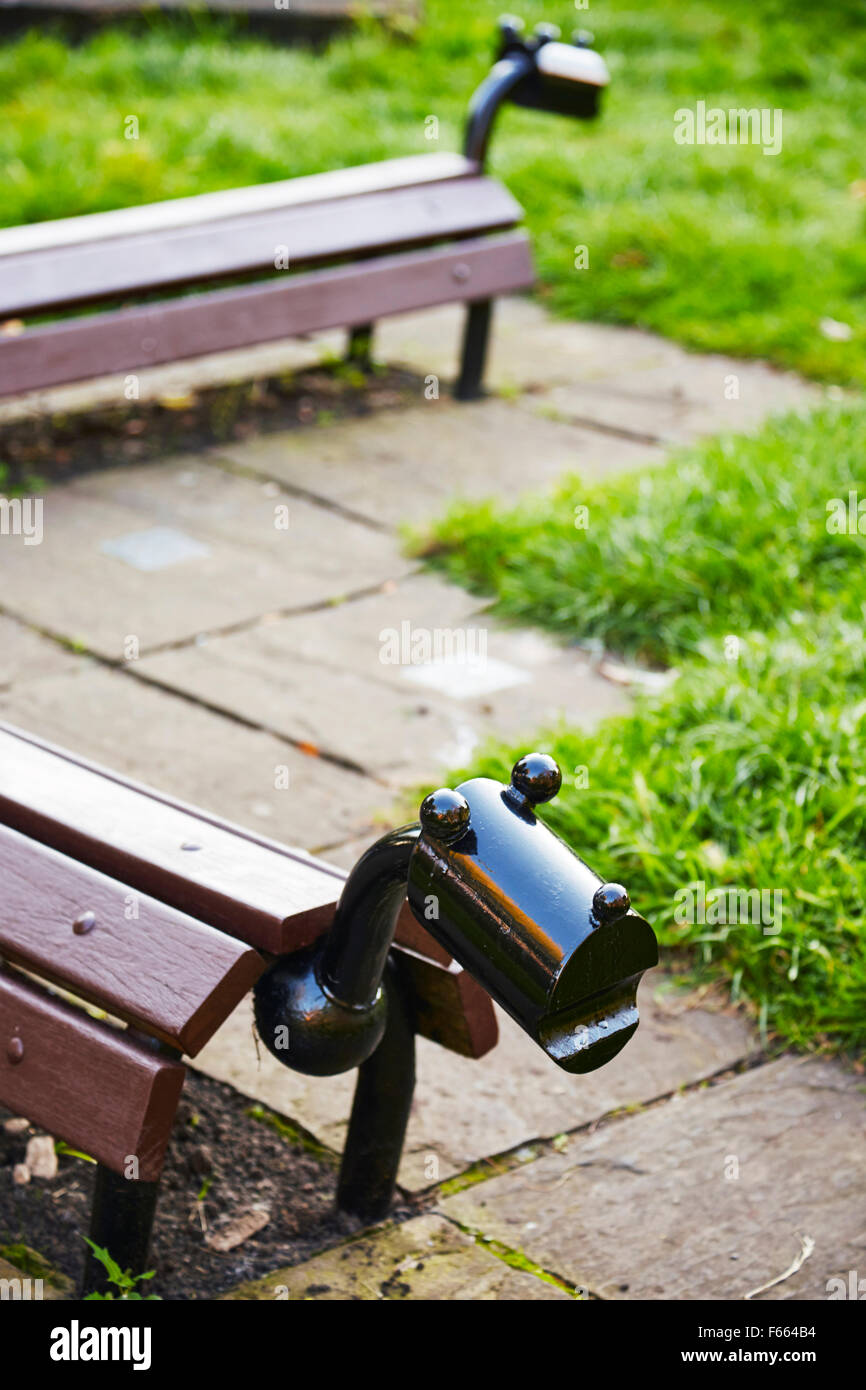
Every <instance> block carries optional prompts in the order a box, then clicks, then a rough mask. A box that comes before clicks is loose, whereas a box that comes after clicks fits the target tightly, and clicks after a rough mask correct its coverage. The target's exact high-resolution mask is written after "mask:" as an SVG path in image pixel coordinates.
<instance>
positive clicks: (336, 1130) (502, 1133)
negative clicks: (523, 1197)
mask: <svg viewBox="0 0 866 1390" xmlns="http://www.w3.org/2000/svg"><path fill="white" fill-rule="evenodd" d="M668 985H669V982H668V981H666V980H665V978H664V977H663V976H662V975H661V973H660V972H658V971H656V972H652V973H651V974H650V975H649V976H647V977H645V978H644V981H643V982H642V985H641V989H640V994H639V1003H640V1009H641V1023H640V1027H639V1029H638V1032H637V1034H636V1036H635V1038H634V1040H633V1041H632V1042H630V1043H629V1045H628V1047H626V1048H625V1049H624V1050H623V1052H622V1053H621V1054H620V1055H619V1056H618V1057H617V1058H615V1059H614V1060H613V1061H612V1062H611V1063H610V1064H609V1065H608V1066H606V1067H603V1068H601V1069H600V1070H599V1071H597V1072H592V1073H590V1074H589V1075H587V1076H581V1077H570V1076H568V1075H567V1074H566V1073H565V1072H563V1071H561V1070H560V1069H559V1067H557V1066H556V1064H555V1063H554V1062H551V1061H550V1060H549V1059H548V1058H547V1057H545V1056H544V1054H543V1053H542V1052H541V1051H540V1049H539V1048H538V1047H537V1046H536V1044H535V1043H533V1042H532V1041H531V1039H530V1038H528V1037H527V1036H526V1034H525V1033H523V1032H522V1031H521V1029H520V1028H518V1026H517V1025H516V1024H515V1023H514V1022H513V1021H512V1020H511V1019H510V1018H508V1016H507V1015H506V1014H504V1013H502V1011H501V1010H497V1017H498V1020H499V1028H500V1034H499V1037H500V1040H499V1043H498V1045H497V1046H496V1048H494V1050H493V1051H492V1052H490V1053H488V1054H487V1056H486V1057H483V1058H481V1059H480V1060H479V1061H473V1060H471V1059H469V1058H466V1057H458V1056H457V1055H456V1054H455V1053H453V1052H447V1051H445V1049H444V1048H441V1047H438V1046H437V1045H436V1044H435V1043H432V1042H430V1041H429V1040H427V1039H425V1038H419V1039H418V1043H417V1073H418V1081H417V1087H416V1091H415V1101H414V1104H413V1107H412V1114H411V1117H410V1120H409V1130H408V1135H407V1140H406V1148H405V1152H404V1155H403V1162H402V1165H401V1168H400V1182H401V1183H402V1184H403V1186H404V1187H406V1188H410V1189H412V1190H420V1189H422V1188H426V1187H429V1186H431V1184H433V1183H434V1182H441V1181H443V1180H444V1179H446V1178H449V1177H452V1176H453V1175H454V1174H455V1173H460V1172H462V1171H463V1170H464V1169H466V1168H468V1167H469V1166H470V1165H471V1164H473V1163H476V1162H477V1161H478V1160H480V1159H484V1158H486V1157H488V1156H490V1155H492V1154H497V1153H502V1152H504V1151H505V1150H507V1149H510V1148H514V1147H516V1146H517V1145H520V1144H524V1143H528V1142H529V1141H531V1140H533V1139H537V1138H552V1137H554V1136H555V1135H557V1134H560V1133H562V1132H564V1131H567V1130H570V1129H575V1128H577V1127H578V1126H581V1125H587V1124H590V1123H592V1122H593V1121H594V1120H597V1119H598V1118H599V1117H600V1116H602V1115H604V1114H607V1113H609V1112H610V1111H612V1110H616V1109H619V1108H621V1107H623V1106H633V1105H640V1104H644V1103H646V1102H648V1101H650V1100H653V1099H655V1098H656V1097H658V1096H661V1095H665V1094H667V1093H669V1092H671V1091H673V1090H675V1089H676V1088H677V1087H678V1086H680V1085H682V1084H690V1083H694V1082H697V1081H700V1080H702V1079H703V1078H705V1077H709V1076H712V1075H714V1074H716V1073H718V1072H719V1071H721V1070H724V1069H725V1068H728V1067H731V1066H733V1065H734V1064H735V1063H736V1062H738V1061H740V1060H741V1059H742V1058H744V1057H746V1056H747V1055H748V1054H749V1053H750V1052H751V1051H752V1049H753V1046H754V1044H753V1043H752V1040H751V1036H750V1033H749V1030H748V1028H747V1027H746V1025H745V1023H744V1022H743V1020H742V1019H741V1018H739V1017H736V1016H733V1015H731V1014H728V1013H724V1012H721V1011H714V1010H712V1009H710V1008H706V1007H701V1006H700V1005H699V1004H698V1001H697V1000H696V999H695V997H694V996H693V995H688V994H682V995H681V994H680V992H679V991H675V992H671V990H670V989H669V988H668ZM193 1065H194V1066H196V1067H197V1068H198V1069H199V1070H201V1071H204V1072H206V1073H207V1074H208V1075H210V1076H215V1077H217V1078H218V1079H219V1080H221V1081H227V1082H229V1083H230V1084H231V1085H233V1086H235V1087H236V1088H237V1089H238V1090H239V1091H242V1092H243V1093H244V1094H246V1095H249V1096H251V1097H252V1098H253V1099H255V1100H259V1101H261V1102H263V1103H264V1104H266V1105H270V1106H272V1107H273V1108H274V1109H275V1110H279V1111H282V1112H283V1113H284V1114H287V1115H290V1116H291V1117H292V1118H293V1119H295V1120H297V1121H299V1122H300V1123H301V1124H303V1125H304V1126H305V1128H306V1129H308V1130H310V1131H312V1133H313V1134H315V1135H316V1137H317V1138H318V1139H319V1140H321V1141H322V1142H323V1143H325V1144H328V1145H329V1146H330V1147H331V1148H333V1149H335V1150H341V1149H342V1146H343V1142H344V1138H345V1132H346V1126H347V1123H348V1118H349V1112H350V1109H351V1104H352V1093H353V1090H354V1081H355V1077H354V1073H351V1074H348V1075H343V1076H334V1077H325V1078H310V1077H304V1076H300V1075H298V1074H297V1073H295V1072H291V1071H289V1070H287V1068H285V1067H283V1066H282V1065H281V1064H280V1063H279V1062H278V1061H277V1060H276V1058H274V1057H273V1056H272V1055H271V1054H270V1053H269V1052H267V1051H266V1050H265V1049H264V1048H263V1047H259V1049H258V1055H257V1052H256V1048H255V1043H254V1038H253V1018H252V1006H251V1004H250V1002H249V1001H248V1000H245V1001H243V1003H241V1004H240V1005H239V1006H238V1008H237V1009H236V1010H235V1012H234V1013H233V1014H232V1015H231V1017H230V1018H229V1019H228V1020H227V1021H226V1023H225V1024H223V1026H222V1028H221V1029H220V1031H219V1032H218V1033H217V1035H216V1036H215V1037H214V1038H213V1039H212V1040H211V1042H210V1043H208V1045H207V1047H206V1048H205V1049H204V1050H203V1051H202V1052H201V1053H199V1055H198V1057H197V1058H196V1059H195V1062H194V1064H193Z"/></svg>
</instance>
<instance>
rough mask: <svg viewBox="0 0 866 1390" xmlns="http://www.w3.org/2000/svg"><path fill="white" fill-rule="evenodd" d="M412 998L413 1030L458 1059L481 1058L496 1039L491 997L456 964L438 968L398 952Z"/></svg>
mask: <svg viewBox="0 0 866 1390" xmlns="http://www.w3.org/2000/svg"><path fill="white" fill-rule="evenodd" d="M398 954H399V959H400V964H401V966H402V967H403V968H404V969H405V970H406V971H407V973H408V975H409V979H410V980H411V983H412V989H413V993H414V997H415V1028H416V1031H417V1032H419V1033H420V1034H421V1036H422V1037H424V1038H430V1039H431V1041H432V1042H435V1043H439V1045H440V1047H447V1048H448V1051H449V1052H457V1053H459V1054H460V1056H461V1057H474V1058H478V1057H484V1056H485V1054H486V1053H488V1052H489V1051H490V1050H491V1048H494V1047H495V1046H496V1043H497V1041H498V1039H499V1027H498V1024H497V1022H496V1014H495V1013H494V1010H493V1005H492V1003H491V1000H490V995H489V994H488V993H487V991H486V990H485V989H483V988H482V986H481V985H480V984H479V983H478V981H477V980H476V979H475V977H474V976H473V975H470V974H469V972H468V971H466V970H464V969H463V968H462V966H460V965H458V964H457V962H456V961H452V962H451V964H450V965H449V966H442V965H437V964H436V963H435V961H432V960H425V959H424V957H423V956H418V955H415V954H414V952H412V951H408V950H401V951H399V952H398Z"/></svg>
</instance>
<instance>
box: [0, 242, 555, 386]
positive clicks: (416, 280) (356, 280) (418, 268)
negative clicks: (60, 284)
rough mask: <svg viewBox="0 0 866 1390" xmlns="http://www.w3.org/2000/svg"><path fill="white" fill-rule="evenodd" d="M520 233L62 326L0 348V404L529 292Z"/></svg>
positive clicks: (37, 331) (42, 329)
mask: <svg viewBox="0 0 866 1390" xmlns="http://www.w3.org/2000/svg"><path fill="white" fill-rule="evenodd" d="M532 279H533V276H532V262H531V258H530V254H529V244H528V238H527V237H526V236H525V235H524V234H523V233H520V232H515V233H505V234H503V235H498V236H495V237H492V238H487V239H482V240H472V241H467V242H458V243H455V244H453V245H450V246H448V247H443V248H434V249H433V250H427V251H410V252H405V253H403V254H399V255H395V256H381V257H379V258H377V259H375V260H368V261H361V262H359V263H358V264H357V265H347V266H338V267H337V268H335V269H332V270H324V271H321V270H320V271H310V272H307V273H303V274H300V275H294V276H290V277H287V278H286V279H285V280H273V281H270V282H268V283H266V284H262V285H247V286H242V287H240V288H238V289H230V290H216V291H213V292H211V293H207V294H200V295H192V296H187V297H186V298H182V299H175V300H171V301H169V302H168V303H165V304H160V305H156V306H151V307H147V306H139V307H136V308H132V309H120V310H116V311H113V312H111V313H106V314H94V315H90V316H87V317H85V318H81V319H73V320H67V321H64V322H61V323H58V324H50V325H48V326H46V327H37V328H31V329H28V330H25V331H24V332H23V333H21V334H19V335H17V336H13V337H7V338H3V339H0V396H2V395H14V394H16V393H18V392H22V391H30V390H34V389H37V388H45V387H49V386H57V385H60V384H61V383H63V382H70V381H78V380H82V379H84V378H87V377H95V376H101V375H106V374H109V373H111V374H113V373H115V372H127V371H131V370H133V369H135V368H139V367H147V366H156V365H158V364H159V363H162V362H176V361H182V360H184V359H185V358H189V357H200V356H204V355H206V354H208V353H213V352H222V351H227V350H230V349H235V348H241V347H249V346H250V345H251V344H253V343H264V342H271V341H275V340H278V339H280V338H290V337H293V336H297V335H299V334H304V333H312V332H315V331H317V330H320V329H326V328H341V327H346V326H349V327H351V326H352V325H354V324H364V323H370V322H372V321H374V320H375V319H378V318H382V317H384V316H386V315H388V314H399V313H405V312H409V311H410V310H413V309H422V308H428V307H430V306H432V305H434V304H448V303H455V302H457V301H461V300H462V301H467V300H479V299H481V300H483V299H488V298H491V297H493V296H495V295H498V294H502V293H505V292H507V291H511V290H519V289H527V288H529V286H530V285H531V284H532Z"/></svg>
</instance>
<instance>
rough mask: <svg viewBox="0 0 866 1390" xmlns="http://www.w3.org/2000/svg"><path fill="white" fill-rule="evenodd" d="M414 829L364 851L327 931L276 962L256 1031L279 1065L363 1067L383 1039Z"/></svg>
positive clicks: (309, 1070)
mask: <svg viewBox="0 0 866 1390" xmlns="http://www.w3.org/2000/svg"><path fill="white" fill-rule="evenodd" d="M418 834H419V827H418V826H417V825H413V826H404V827H403V828H402V829H401V830H395V831H392V833H391V834H390V835H385V836H384V837H383V838H382V839H381V840H379V841H377V843H376V844H374V845H371V847H370V848H369V849H368V850H367V851H366V853H365V854H363V855H362V856H361V858H360V859H359V860H358V863H357V864H356V865H355V867H354V869H353V870H352V872H351V874H350V875H349V877H348V878H347V880H346V883H345V886H344V888H343V892H342V894H341V897H340V901H339V903H338V905H337V910H336V913H335V915H334V921H333V923H332V926H331V930H330V931H329V932H328V934H327V935H326V936H324V937H321V938H320V939H319V940H318V941H317V942H316V943H315V944H314V945H313V946H310V947H307V948H306V949H305V950H303V951H297V952H295V953H294V954H293V955H290V956H281V957H280V958H279V959H278V960H276V961H275V962H274V964H273V965H272V966H271V967H270V969H269V970H267V971H266V972H265V974H264V975H262V976H261V978H260V979H259V981H258V983H257V984H256V986H255V989H254V991H253V998H254V1006H255V1017H256V1027H257V1028H258V1031H259V1035H260V1037H261V1039H262V1042H263V1043H264V1044H265V1046H266V1047H267V1048H268V1050H269V1051H270V1052H272V1053H273V1054H274V1056H275V1057H276V1058H277V1060H278V1061H280V1062H282V1063H284V1065H285V1066H287V1067H291V1068H292V1070H293V1071H300V1072H304V1073H305V1074H306V1075H308V1076H335V1075H336V1074H337V1073H339V1072H344V1071H350V1070H351V1069H352V1068H353V1067H357V1066H360V1065H361V1063H362V1062H365V1061H366V1060H367V1058H368V1057H369V1056H370V1054H371V1053H372V1052H373V1051H374V1050H375V1049H376V1048H377V1047H378V1045H379V1043H380V1041H381V1039H382V1035H383V1033H384V1031H385V1025H386V1019H387V1002H386V998H385V994H384V992H383V991H382V988H381V983H382V974H383V972H384V969H385V963H386V961H387V959H388V951H389V950H390V947H391V942H392V940H393V939H394V927H395V924H396V921H397V914H398V913H399V911H400V908H401V906H402V904H403V899H404V897H405V895H406V876H407V874H408V871H409V860H410V858H411V855H412V851H413V849H414V847H415V842H416V840H417V838H418Z"/></svg>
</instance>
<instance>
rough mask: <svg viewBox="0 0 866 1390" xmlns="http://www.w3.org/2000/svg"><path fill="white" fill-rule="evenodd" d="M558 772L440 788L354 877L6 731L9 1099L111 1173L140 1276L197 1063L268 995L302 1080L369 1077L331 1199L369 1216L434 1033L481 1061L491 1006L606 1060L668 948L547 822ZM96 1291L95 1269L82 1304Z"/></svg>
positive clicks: (2, 1018) (4, 1008)
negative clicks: (181, 1104)
mask: <svg viewBox="0 0 866 1390" xmlns="http://www.w3.org/2000/svg"><path fill="white" fill-rule="evenodd" d="M560 780H561V779H560V774H559V770H558V768H557V767H556V765H555V763H553V761H552V759H550V758H547V757H545V756H544V755H540V754H533V755H530V756H529V757H527V758H524V759H522V760H521V761H520V762H519V763H517V764H516V765H515V768H514V771H513V773H512V779H511V782H510V784H509V785H508V786H507V787H503V786H501V785H500V784H498V783H496V782H494V781H492V780H490V779H487V778H478V779H474V780H472V781H470V782H467V783H464V784H463V785H462V787H460V788H458V789H457V791H449V790H447V789H446V790H443V791H440V792H437V793H434V794H433V795H431V796H429V797H428V798H427V799H426V800H425V802H424V803H423V805H422V807H421V815H420V823H419V824H417V825H414V826H405V827H402V828H401V829H399V830H397V831H394V832H391V834H389V835H386V836H384V837H383V838H382V839H381V840H380V841H378V842H377V843H376V844H375V845H373V846H372V847H371V848H370V849H369V850H368V851H367V852H366V854H365V855H364V856H363V857H362V858H361V860H360V861H359V862H358V864H357V865H356V866H355V868H354V869H353V870H352V872H351V874H350V875H349V876H348V879H345V878H344V875H343V874H342V873H341V872H340V871H339V870H337V869H334V868H332V867H331V866H329V865H327V864H324V863H321V862H320V861H318V860H316V859H314V858H313V857H311V856H309V855H307V854H304V853H303V852H301V851H298V850H293V849H288V848H286V847H285V846H283V845H280V844H278V843H276V842H272V841H269V840H265V839H263V838H261V837H259V836H257V835H255V834H252V833H250V832H248V831H246V830H243V829H240V828H238V827H236V826H232V825H230V824H228V823H226V822H224V821H222V820H220V819H218V818H217V817H214V816H211V815H207V814H205V813H204V812H201V811H197V810H195V809H194V808H192V807H190V806H187V805H185V804H184V803H182V802H179V801H176V800H174V799H172V798H170V797H167V796H163V795H161V794H159V793H157V792H154V791H151V790H149V789H148V788H146V787H143V786H140V785H138V784H137V783H134V782H131V781H129V780H128V779H126V778H123V777H119V776H117V775H115V774H113V773H111V772H107V771H105V770H104V769H102V768H99V767H96V766H95V765H93V764H91V763H89V762H87V761H86V760H84V759H82V758H79V757H76V756H73V755H72V754H69V753H65V752H63V751H62V750H60V749H58V748H55V747H53V746H52V745H50V744H48V743H45V742H43V741H42V740H41V739H38V738H36V737H34V736H32V735H30V734H28V733H25V732H23V731H21V730H19V729H15V728H12V727H11V726H9V725H6V724H0V1105H3V1106H4V1107H6V1108H8V1109H11V1110H12V1111H14V1112H15V1113H16V1114H21V1115H24V1116H26V1117H27V1118H28V1119H29V1120H30V1121H31V1122H32V1123H34V1124H37V1125H39V1126H40V1127H42V1128H44V1129H46V1130H47V1131H48V1132H49V1133H50V1134H52V1135H54V1136H55V1137H57V1138H59V1139H62V1140H65V1141H66V1143H68V1144H70V1145H72V1146H74V1147H75V1148H77V1149H79V1150H83V1151H84V1152H86V1153H88V1154H89V1155H91V1156H92V1157H93V1158H94V1159H95V1160H96V1162H97V1171H96V1184H95V1192H94V1200H93V1209H92V1214H91V1225H90V1231H91V1239H92V1240H93V1241H94V1242H95V1243H96V1244H97V1245H100V1246H103V1247H107V1248H108V1250H109V1252H110V1253H111V1254H112V1256H113V1258H114V1259H115V1260H117V1261H118V1262H119V1263H120V1264H121V1267H125V1268H130V1269H133V1270H135V1271H139V1272H140V1271H141V1270H143V1269H144V1268H145V1264H146V1260H147V1253H148V1245H149V1239H150V1231H151V1226H152V1222H153V1217H154V1211H155V1206H156V1199H157V1190H158V1180H159V1174H160V1170H161V1167H162V1164H163V1159H164V1156H165V1151H166V1146H167V1144H168V1140H169V1137H170V1134H171V1128H172V1122H173V1118H174V1114H175V1109H176V1107H177V1103H178V1100H179V1097H180V1092H181V1087H182V1084H183V1079H184V1065H183V1062H182V1058H183V1057H184V1056H188V1057H194V1056H195V1055H196V1054H197V1053H198V1052H199V1051H200V1049H201V1048H202V1047H203V1046H204V1044H205V1043H206V1042H207V1041H208V1039H209V1038H210V1037H212V1036H213V1034H214V1033H215V1031H216V1030H217V1029H218V1028H219V1026H220V1024H221V1023H222V1022H223V1021H224V1020H225V1018H226V1017H227V1016H228V1014H229V1013H230V1012H231V1011H232V1010H233V1008H234V1007H235V1006H236V1004H237V1003H238V1002H239V1001H240V1000H241V999H242V998H243V996H244V995H245V994H246V992H247V991H249V990H250V989H253V991H254V996H255V1005H256V1024H257V1029H258V1033H259V1036H260V1037H261V1039H262V1041H263V1042H264V1043H265V1045H266V1046H267V1047H268V1048H269V1049H270V1050H271V1051H272V1052H273V1053H274V1055H275V1056H277V1057H278V1058H279V1060H280V1061H281V1062H283V1063H284V1064H285V1065H288V1066H291V1067H293V1068H295V1069H297V1070H300V1071H302V1072H305V1073H307V1074H310V1075H314V1076H316V1075H331V1074H334V1073H337V1072H341V1071H347V1070H350V1069H351V1068H354V1067H356V1066H357V1067H358V1069H359V1070H358V1080H357V1085H356V1091H355V1099H354V1102H353V1108H352V1116H351V1120H350V1124H349V1129H348V1134H347V1140H346V1146H345V1150H344V1154H343V1159H342V1166H341V1171H340V1177H339V1184H338V1203H339V1205H340V1206H341V1207H342V1208H343V1209H344V1210H346V1211H349V1212H351V1213H354V1214H355V1215H358V1216H360V1217H362V1218H364V1219H367V1220H370V1219H376V1218H378V1217H380V1216H382V1215H384V1214H385V1212H386V1211H387V1209H388V1206H389V1204H390V1201H391V1198H392V1195H393V1191H394V1187H395V1183H396V1175H397V1167H398V1164H399V1160H400V1154H401V1151H402V1145H403V1138H404V1134H405V1128H406V1123H407V1121H408V1116H409V1108H410V1105H411V1100H412V1094H413V1090H414V1080H415V1072H414V1037H415V1035H416V1034H417V1033H420V1034H421V1035H423V1036H426V1037H428V1038H431V1039H433V1040H435V1041H436V1042H438V1043H440V1044H441V1045H443V1046H444V1047H446V1048H449V1049H451V1050H453V1051H456V1052H458V1053H460V1054H462V1055H464V1056H469V1057H474V1058H479V1057H482V1056H483V1055H484V1054H485V1053H486V1052H488V1051H489V1050H490V1048H491V1047H493V1046H494V1044H495V1042H496V1036H497V1033H496V1021H495V1016H494V1014H493V1011H492V1004H491V997H490V996H491V995H492V996H493V997H494V998H495V999H497V1000H498V1001H499V1002H500V1004H502V1006H503V1007H504V1008H506V1009H508V1011H509V1012H510V1013H511V1014H512V1016H513V1017H514V1018H515V1019H517V1021H518V1022H519V1023H520V1024H521V1026H522V1027H523V1028H524V1029H525V1030H526V1031H527V1032H528V1033H529V1034H530V1035H531V1036H532V1037H533V1038H534V1039H535V1041H536V1042H537V1043H538V1044H539V1046H541V1047H542V1048H543V1050H544V1051H545V1052H546V1053H547V1055H548V1056H549V1057H551V1058H552V1059H553V1060H555V1061H556V1062H558V1063H559V1065H560V1066H562V1067H564V1068H565V1069H566V1070H567V1071H571V1072H583V1071H589V1070H592V1069H594V1068H595V1067H597V1066H600V1065H603V1064H604V1062H606V1061H607V1060H609V1059H610V1057H612V1056H614V1055H615V1054H616V1053H617V1052H618V1051H619V1050H620V1048H621V1047H622V1046H623V1045H624V1044H625V1042H626V1041H627V1040H628V1038H629V1037H630V1036H631V1035H632V1033H633V1032H634V1030H635V1028H636V1027H637V1009H636V1005H635V991H636V989H637V984H638V982H639V979H640V976H641V974H642V972H643V971H644V970H646V969H647V968H648V967H650V966H652V965H654V964H655V962H656V959H657V951H656V945H655V938H654V936H653V933H652V931H651V929H650V928H649V926H648V925H647V923H646V922H644V920H643V918H641V917H639V916H638V915H637V914H636V913H635V912H634V911H633V910H632V909H631V908H630V904H629V901H628V896H627V894H626V893H625V890H624V889H622V888H621V887H619V886H618V885H615V884H604V883H602V880H601V879H600V878H598V877H597V875H595V874H594V873H593V872H592V870H591V869H589V868H588V866H587V865H586V864H584V863H583V861H582V860H580V859H578V858H577V857H576V856H575V855H574V854H573V853H572V852H571V851H570V850H569V849H567V848H566V846H565V845H564V844H563V843H562V842H561V841H560V840H558V839H557V838H556V837H555V836H554V835H553V834H552V833H551V832H550V831H549V830H547V829H546V828H545V827H544V826H543V825H542V824H541V822H540V821H538V820H537V819H536V816H535V813H534V811H535V806H536V805H537V804H538V803H540V802H543V801H546V800H549V799H550V797H551V796H553V795H555V794H556V792H557V790H558V788H559V785H560ZM251 1046H252V1040H251ZM104 1278H105V1275H104V1271H103V1270H102V1267H101V1266H100V1265H99V1264H98V1263H97V1262H96V1260H95V1259H94V1258H93V1257H92V1256H90V1255H89V1256H88V1258H87V1262H86V1268H85V1275H84V1283H83V1290H84V1291H86V1292H90V1291H93V1290H98V1289H100V1288H103V1287H104V1282H103V1281H104Z"/></svg>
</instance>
